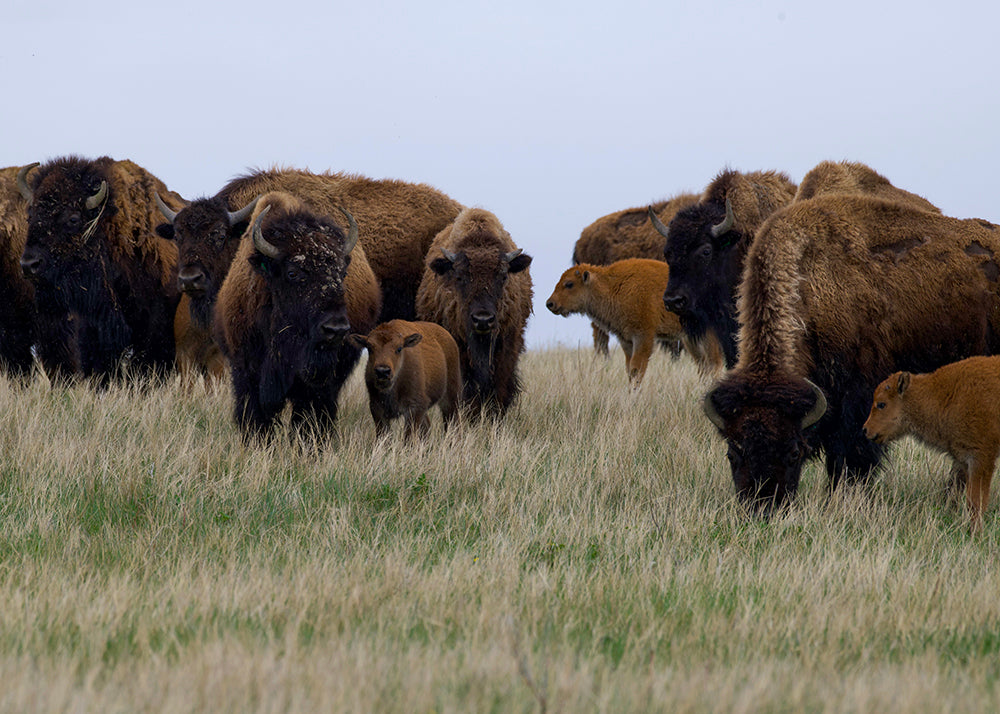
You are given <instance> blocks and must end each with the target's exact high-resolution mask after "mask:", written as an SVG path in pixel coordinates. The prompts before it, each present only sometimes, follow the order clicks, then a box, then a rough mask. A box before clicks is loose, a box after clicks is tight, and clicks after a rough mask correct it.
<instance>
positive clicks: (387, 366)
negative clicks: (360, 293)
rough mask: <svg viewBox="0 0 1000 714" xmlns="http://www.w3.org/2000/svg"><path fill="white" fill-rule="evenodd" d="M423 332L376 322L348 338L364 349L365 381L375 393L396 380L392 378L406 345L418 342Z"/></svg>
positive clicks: (404, 353) (353, 343) (385, 389)
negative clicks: (368, 328) (366, 333)
mask: <svg viewBox="0 0 1000 714" xmlns="http://www.w3.org/2000/svg"><path fill="white" fill-rule="evenodd" d="M422 339H423V335H421V334H420V333H419V332H412V331H406V332H405V333H404V332H400V330H399V329H397V328H395V326H393V325H392V323H386V324H384V325H379V326H378V327H377V328H375V329H374V330H372V331H371V333H370V334H369V335H368V336H367V337H365V336H364V335H359V334H357V333H355V334H353V335H351V336H350V337H349V338H348V341H349V342H350V343H351V344H352V345H354V346H355V347H357V348H358V349H367V350H368V366H367V367H366V368H365V381H366V382H367V383H368V384H369V385H371V386H372V387H374V388H375V390H376V391H379V392H388V391H389V390H391V389H392V387H393V385H394V384H395V383H396V378H397V377H398V376H399V372H400V370H401V369H402V366H403V363H404V361H405V359H406V348H408V347H413V346H414V345H418V344H420V341H421V340H422Z"/></svg>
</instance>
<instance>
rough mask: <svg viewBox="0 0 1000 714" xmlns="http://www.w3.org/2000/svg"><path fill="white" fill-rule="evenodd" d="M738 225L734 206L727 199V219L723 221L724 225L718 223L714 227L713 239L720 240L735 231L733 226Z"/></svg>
mask: <svg viewBox="0 0 1000 714" xmlns="http://www.w3.org/2000/svg"><path fill="white" fill-rule="evenodd" d="M735 223H736V216H735V215H733V204H731V203H730V202H729V199H728V198H727V199H726V217H725V218H723V219H722V223H716V224H715V225H714V226H712V237H713V238H718V237H719V236H721V235H724V234H725V233H728V232H729V231H731V230H732V229H733V224H735Z"/></svg>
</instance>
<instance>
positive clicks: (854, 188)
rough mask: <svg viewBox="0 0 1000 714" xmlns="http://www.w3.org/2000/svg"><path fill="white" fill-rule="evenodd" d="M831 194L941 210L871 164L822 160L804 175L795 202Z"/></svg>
mask: <svg viewBox="0 0 1000 714" xmlns="http://www.w3.org/2000/svg"><path fill="white" fill-rule="evenodd" d="M831 193H853V194H860V195H864V196H872V197H873V198H882V199H885V200H886V201H893V202H895V203H902V204H906V205H909V206H912V207H913V208H916V209H917V210H919V211H930V212H932V213H941V210H940V209H939V208H938V207H937V206H935V205H934V204H933V203H931V202H930V201H928V200H927V199H926V198H923V197H922V196H918V195H917V194H915V193H910V192H909V191H904V190H903V189H901V188H896V187H895V186H893V185H892V183H890V181H889V179H887V178H886V177H885V176H883V175H882V174H880V173H878V172H877V171H875V170H874V169H873V168H871V167H870V166H866V165H865V164H861V163H857V162H854V161H821V162H820V163H818V164H816V166H815V167H814V168H812V169H810V171H809V173H807V174H806V175H805V176H804V177H803V178H802V183H800V184H799V189H798V191H797V192H796V193H795V198H794V200H795V201H806V200H808V199H810V198H816V196H825V195H827V194H831Z"/></svg>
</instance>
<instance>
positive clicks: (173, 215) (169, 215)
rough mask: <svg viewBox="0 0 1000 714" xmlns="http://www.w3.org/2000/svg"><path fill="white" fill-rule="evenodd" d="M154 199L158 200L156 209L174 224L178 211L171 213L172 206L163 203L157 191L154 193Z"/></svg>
mask: <svg viewBox="0 0 1000 714" xmlns="http://www.w3.org/2000/svg"><path fill="white" fill-rule="evenodd" d="M153 198H155V199H156V207H157V208H159V209H160V213H162V214H163V217H164V218H166V219H167V221H169V222H170V223H171V224H172V223H173V222H174V219H175V218H177V211H171V210H170V206H168V205H167V204H165V203H164V202H163V199H162V198H160V194H159V193H157V192H156V191H154V192H153Z"/></svg>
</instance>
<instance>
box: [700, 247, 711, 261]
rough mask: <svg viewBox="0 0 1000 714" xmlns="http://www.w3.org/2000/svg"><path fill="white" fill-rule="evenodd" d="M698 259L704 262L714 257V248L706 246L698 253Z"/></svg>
mask: <svg viewBox="0 0 1000 714" xmlns="http://www.w3.org/2000/svg"><path fill="white" fill-rule="evenodd" d="M698 257H700V258H701V259H702V260H708V259H709V258H711V257H712V246H710V245H706V246H705V247H704V248H702V249H701V250H699V251H698Z"/></svg>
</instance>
